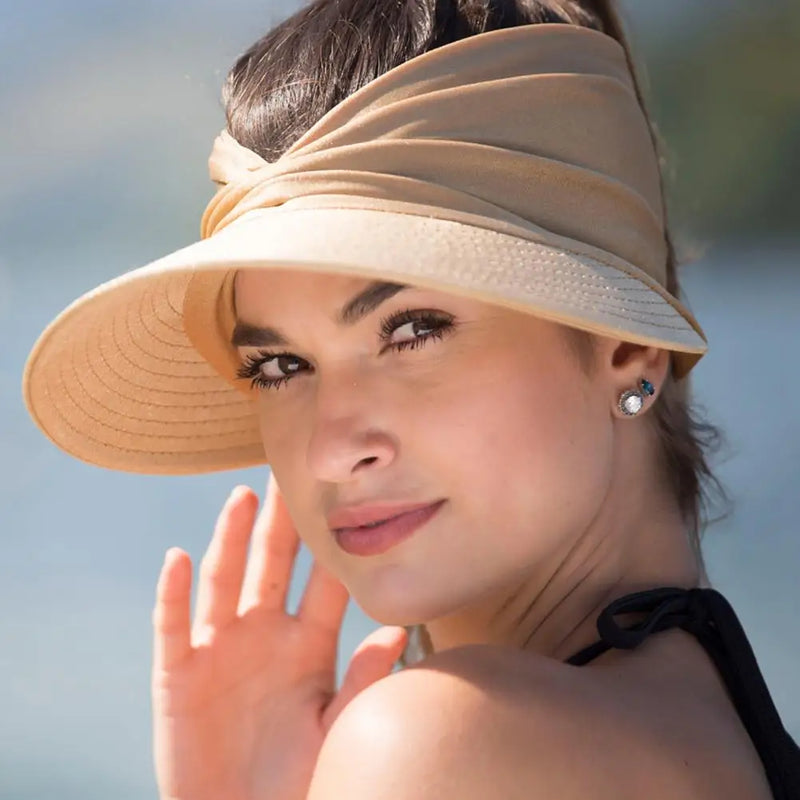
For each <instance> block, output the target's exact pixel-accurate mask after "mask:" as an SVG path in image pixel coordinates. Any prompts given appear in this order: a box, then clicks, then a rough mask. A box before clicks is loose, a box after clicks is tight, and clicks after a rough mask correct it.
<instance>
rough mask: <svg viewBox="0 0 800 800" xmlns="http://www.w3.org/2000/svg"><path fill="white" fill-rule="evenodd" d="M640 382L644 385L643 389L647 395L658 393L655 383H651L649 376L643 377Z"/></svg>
mask: <svg viewBox="0 0 800 800" xmlns="http://www.w3.org/2000/svg"><path fill="white" fill-rule="evenodd" d="M640 384H641V387H642V391H643V392H644V393H645V394H646V395H650V396H652V395H654V394H655V393H656V387H655V386H653V384H652V383H650V381H648V380H647V378H642V380H641V381H640Z"/></svg>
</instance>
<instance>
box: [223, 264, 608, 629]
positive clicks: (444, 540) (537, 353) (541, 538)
mask: <svg viewBox="0 0 800 800" xmlns="http://www.w3.org/2000/svg"><path fill="white" fill-rule="evenodd" d="M370 284H371V281H369V280H367V279H362V278H354V277H345V276H331V275H322V274H318V275H315V274H308V273H293V272H288V271H280V272H276V271H269V272H268V271H256V270H250V271H243V272H239V274H238V275H237V276H236V284H235V292H236V308H237V318H238V320H239V322H240V323H241V322H244V323H248V324H249V325H252V326H257V327H261V328H263V327H270V328H275V329H278V330H279V331H280V332H281V334H282V335H283V337H284V338H285V339H286V340H287V344H285V345H280V346H269V347H258V346H240V347H239V348H238V349H239V354H240V356H241V357H242V359H243V362H246V363H247V364H248V365H249V366H250V368H251V371H253V370H255V371H256V372H257V373H258V376H259V378H260V379H263V380H265V381H272V380H275V381H280V383H279V384H277V385H272V386H263V387H261V388H259V389H258V392H257V400H256V402H257V407H258V413H259V417H260V422H261V433H262V438H263V441H264V448H265V452H266V456H267V459H268V460H269V463H270V465H271V468H272V471H273V473H274V476H275V478H276V479H277V482H278V484H279V486H280V488H281V491H282V493H283V495H284V498H285V500H286V504H287V506H288V508H289V511H290V513H291V515H292V518H293V520H294V522H295V524H296V527H297V530H298V532H299V534H300V537H301V538H302V540H303V541H304V542H305V544H306V545H307V546H308V548H309V549H310V550H311V552H312V553H313V555H314V557H315V558H316V559H318V561H320V562H321V563H322V564H323V565H324V566H325V567H327V568H328V569H329V570H330V571H332V572H333V573H334V574H336V575H337V576H338V577H339V578H340V580H341V581H342V582H343V583H344V584H345V585H346V586H347V588H348V589H349V591H350V593H351V595H352V596H353V599H354V600H355V601H356V603H358V605H359V606H360V607H361V608H362V609H363V610H364V611H365V612H366V613H367V614H369V615H370V616H372V617H373V618H374V619H376V620H378V621H380V622H382V623H384V624H399V625H408V624H414V623H419V622H424V621H426V620H430V619H434V618H437V617H439V616H443V615H447V614H449V613H452V612H455V611H457V610H459V609H461V608H464V607H467V606H469V605H471V604H472V603H474V602H476V601H479V600H480V598H481V597H482V596H484V595H487V594H489V593H492V594H494V593H496V592H503V591H504V590H505V589H506V588H512V587H513V586H514V585H516V584H519V583H520V582H521V581H522V580H525V579H529V578H530V577H531V575H532V574H533V573H534V572H535V571H536V570H538V569H541V571H542V574H543V575H546V574H548V572H549V567H550V565H552V564H554V563H556V562H557V561H559V560H561V559H562V558H563V555H564V553H565V552H566V551H567V550H568V549H569V547H570V545H571V544H572V543H574V541H575V540H576V539H577V537H578V536H579V535H580V534H581V532H582V531H583V530H584V529H585V528H586V527H587V526H588V525H589V524H590V522H591V521H592V519H593V518H594V516H595V515H596V514H597V512H598V510H599V508H600V507H601V505H602V503H603V499H604V496H605V493H606V491H607V488H608V485H609V482H610V478H611V472H612V469H611V467H612V456H613V438H612V415H611V411H610V408H611V398H610V396H609V393H608V390H607V388H604V387H603V386H602V385H601V383H600V381H601V380H602V379H601V378H597V377H590V376H587V375H586V374H584V372H583V371H582V370H581V369H580V367H579V365H578V363H577V360H576V358H575V356H574V355H573V354H572V353H571V351H570V350H569V348H568V343H567V339H566V337H565V332H564V329H563V328H562V327H561V326H559V325H557V324H555V323H551V322H547V321H544V320H541V319H537V318H536V317H534V316H531V315H528V314H523V313H518V312H514V311H509V310H506V309H502V308H499V307H495V306H493V305H489V304H486V303H482V302H479V301H477V300H471V299H464V298H459V297H456V296H454V295H449V294H446V293H442V292H438V291H433V290H428V289H418V288H414V287H408V288H405V289H403V290H401V291H399V292H396V293H394V294H392V295H391V296H387V295H388V294H390V292H389V293H385V294H384V299H383V300H382V302H380V304H379V305H378V306H377V307H375V308H374V309H372V310H371V311H368V312H367V313H365V314H364V315H363V316H360V318H358V319H357V320H356V321H353V320H350V322H349V323H347V324H343V323H342V322H340V321H339V320H338V319H337V317H338V316H339V313H340V310H341V309H342V308H343V307H344V306H345V305H346V304H347V303H348V301H350V300H351V298H353V296H354V295H356V294H358V293H359V292H360V291H363V290H364V289H366V288H367V287H368V286H370ZM363 310H364V309H363V308H362V311H363ZM278 354H283V355H281V357H280V358H278V357H276V356H277V355H278ZM439 499H444V500H445V503H444V504H443V505H442V507H441V508H440V509H439V511H438V513H437V514H436V515H435V516H434V517H433V518H432V519H430V520H429V521H428V522H427V523H426V524H425V525H424V526H423V527H421V528H419V529H418V530H417V531H416V532H415V533H414V534H413V535H412V536H411V537H410V538H408V539H405V540H403V541H401V542H399V543H397V544H395V545H394V546H393V547H391V548H390V549H389V550H387V551H385V552H383V553H381V554H379V555H370V556H357V555H352V554H350V553H348V552H346V551H344V550H343V549H341V548H340V546H339V545H338V544H337V540H336V538H335V537H334V536H333V534H332V533H331V531H330V530H329V528H328V524H327V521H326V517H327V515H328V514H330V513H331V512H332V511H333V510H334V509H335V508H337V507H339V506H343V505H352V504H365V503H379V502H393V503H428V502H434V501H437V500H439Z"/></svg>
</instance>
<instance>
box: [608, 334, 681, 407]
mask: <svg viewBox="0 0 800 800" xmlns="http://www.w3.org/2000/svg"><path fill="white" fill-rule="evenodd" d="M604 345H605V346H603V347H602V348H601V353H602V357H601V362H600V363H601V365H602V369H603V372H604V374H605V377H606V385H607V386H608V392H609V403H610V407H611V409H612V411H613V414H614V416H617V417H625V416H626V415H625V414H624V413H623V412H622V411H621V410H620V408H619V406H618V405H617V404H618V402H619V398H620V395H621V394H622V393H623V392H624V391H627V390H628V389H639V381H640V379H642V378H646V379H647V380H648V381H650V383H651V384H653V387H654V388H655V393H654V394H653V395H652V396H650V397H648V396H647V395H645V397H644V400H645V403H644V407H643V408H642V411H641V412H640V414H644V413H645V412H646V411H647V410H648V408H649V407H650V406H651V405H652V403H653V401H654V400H655V398H656V397H658V393H659V392H660V391H661V388H662V386H663V385H664V382H665V381H666V379H667V375H668V374H669V369H670V361H671V357H670V356H671V354H670V351H669V350H664V349H662V348H659V347H652V346H649V345H643V344H634V343H633V342H623V341H620V340H619V339H616V340H615V339H607V340H606V341H605V343H604Z"/></svg>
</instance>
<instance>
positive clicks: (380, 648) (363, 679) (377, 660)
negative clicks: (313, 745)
mask: <svg viewBox="0 0 800 800" xmlns="http://www.w3.org/2000/svg"><path fill="white" fill-rule="evenodd" d="M407 643H408V632H407V631H406V629H405V628H403V627H399V626H396V625H391V626H384V627H382V628H378V629H377V630H375V631H372V633H370V634H369V636H367V637H366V638H365V639H364V641H363V642H361V644H360V645H359V646H358V647H357V648H356V649H355V652H354V653H353V655H352V656H351V658H350V663H349V664H348V666H347V671H346V672H345V676H344V680H343V681H342V685H341V688H340V689H339V691H338V692H337V693H336V696H335V697H334V698H333V700H332V701H331V703H330V705H329V706H328V707H327V708H326V709H325V713H324V715H323V726H324V729H325V732H326V733H327V731H328V730H329V729H330V727H331V725H333V723H334V721H335V720H336V717H338V716H339V714H340V713H341V712H342V710H343V709H344V708H345V706H347V704H348V703H349V702H350V701H351V700H352V699H353V698H354V697H355V696H356V695H357V694H359V693H361V692H362V691H363V690H364V689H366V688H367V687H368V686H371V685H372V684H373V683H375V682H377V681H379V680H380V679H381V678H385V677H386V676H387V675H388V674H389V673H390V672H391V671H392V667H393V666H394V664H395V662H396V661H397V659H398V658H400V654H401V653H402V652H403V649H404V648H405V646H406V644H407Z"/></svg>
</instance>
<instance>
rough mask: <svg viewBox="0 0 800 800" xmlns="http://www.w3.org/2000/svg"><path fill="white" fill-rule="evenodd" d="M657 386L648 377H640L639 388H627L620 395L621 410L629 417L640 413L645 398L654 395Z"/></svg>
mask: <svg viewBox="0 0 800 800" xmlns="http://www.w3.org/2000/svg"><path fill="white" fill-rule="evenodd" d="M655 392H656V387H655V386H653V384H652V383H650V381H648V380H647V378H640V379H639V388H638V389H627V390H626V391H624V392H623V393H622V394H621V395H620V396H619V402H618V403H617V405H618V406H619V410H620V411H621V412H622V413H623V414H625V415H626V416H628V417H633V416H635V415H636V414H638V413H639V412H640V411H641V410H642V408H643V406H644V398H645V397H646V396H647V397H650V396H652V395H654V394H655Z"/></svg>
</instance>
